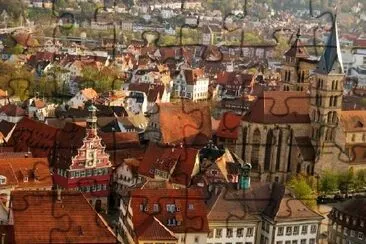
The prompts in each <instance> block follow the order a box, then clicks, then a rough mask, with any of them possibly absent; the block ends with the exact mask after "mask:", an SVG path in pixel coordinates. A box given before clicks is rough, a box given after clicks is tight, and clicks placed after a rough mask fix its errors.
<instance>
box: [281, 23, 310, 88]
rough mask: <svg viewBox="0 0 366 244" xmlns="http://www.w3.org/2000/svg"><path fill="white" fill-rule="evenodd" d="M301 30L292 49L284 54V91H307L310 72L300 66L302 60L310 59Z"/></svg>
mask: <svg viewBox="0 0 366 244" xmlns="http://www.w3.org/2000/svg"><path fill="white" fill-rule="evenodd" d="M300 37H301V34H300V28H299V29H298V31H297V34H296V39H295V41H294V42H293V43H292V45H291V47H290V49H289V50H288V51H287V52H286V53H285V54H284V56H285V62H284V65H283V69H282V74H281V78H282V81H283V88H282V90H283V91H305V90H306V89H307V86H306V85H307V84H306V85H305V83H307V80H308V79H307V77H308V76H309V70H306V69H305V67H303V66H301V65H300V62H301V60H302V59H307V58H309V57H310V56H309V54H308V52H307V50H306V48H305V47H304V45H303V44H302V43H301V40H300Z"/></svg>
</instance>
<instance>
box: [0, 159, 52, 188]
mask: <svg viewBox="0 0 366 244" xmlns="http://www.w3.org/2000/svg"><path fill="white" fill-rule="evenodd" d="M0 167H1V168H2V169H4V170H6V171H1V172H4V173H5V174H6V175H4V176H6V177H7V178H8V179H9V184H12V185H13V184H15V185H16V188H21V189H29V188H32V189H38V188H49V189H50V188H51V187H52V184H53V183H52V177H51V173H50V169H49V163H48V160H47V159H46V158H6V159H0ZM11 174H12V175H11ZM25 177H26V178H25Z"/></svg>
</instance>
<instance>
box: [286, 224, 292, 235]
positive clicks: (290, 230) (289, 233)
mask: <svg viewBox="0 0 366 244" xmlns="http://www.w3.org/2000/svg"><path fill="white" fill-rule="evenodd" d="M291 234H292V227H291V226H287V227H286V236H290V235H291Z"/></svg>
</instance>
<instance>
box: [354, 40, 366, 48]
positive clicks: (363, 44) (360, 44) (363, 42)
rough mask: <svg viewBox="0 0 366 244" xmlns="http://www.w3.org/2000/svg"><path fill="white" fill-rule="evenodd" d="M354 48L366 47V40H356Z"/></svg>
mask: <svg viewBox="0 0 366 244" xmlns="http://www.w3.org/2000/svg"><path fill="white" fill-rule="evenodd" d="M353 46H355V47H366V39H356V40H354V42H353Z"/></svg>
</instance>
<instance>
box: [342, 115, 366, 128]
mask: <svg viewBox="0 0 366 244" xmlns="http://www.w3.org/2000/svg"><path fill="white" fill-rule="evenodd" d="M340 121H341V123H342V124H343V128H344V130H345V131H346V132H360V131H366V111H365V110H351V111H341V116H340Z"/></svg>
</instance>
